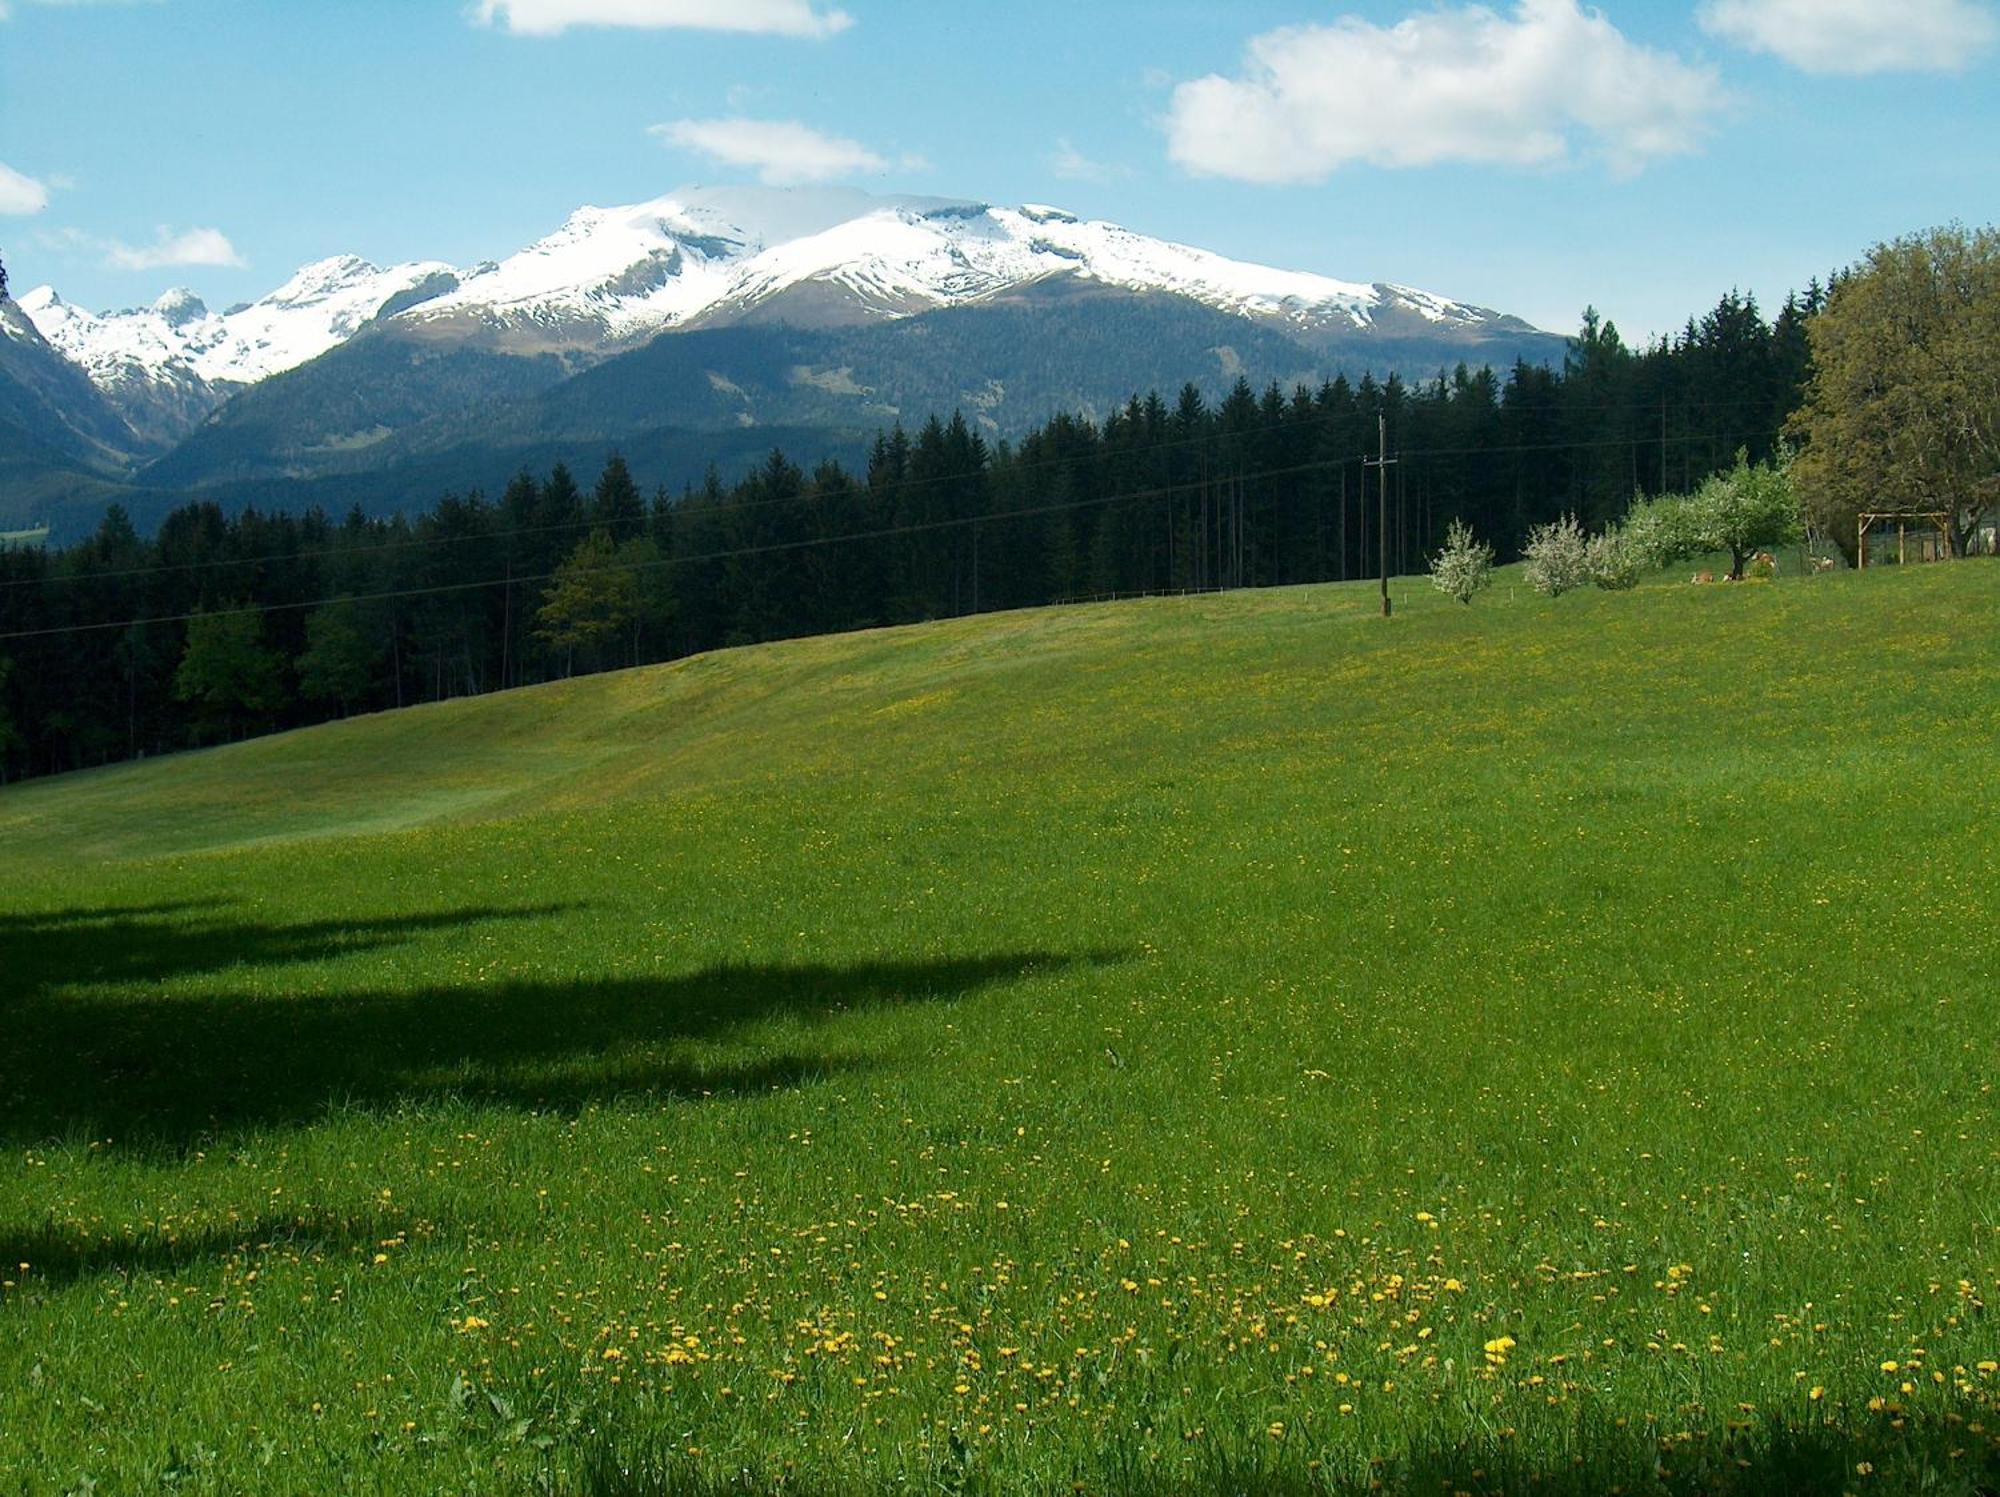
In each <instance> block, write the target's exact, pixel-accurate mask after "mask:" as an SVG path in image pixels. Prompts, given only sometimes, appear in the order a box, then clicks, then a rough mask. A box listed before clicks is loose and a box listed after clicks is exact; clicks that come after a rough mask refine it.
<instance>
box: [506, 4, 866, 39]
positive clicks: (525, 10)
mask: <svg viewBox="0 0 2000 1497" xmlns="http://www.w3.org/2000/svg"><path fill="white" fill-rule="evenodd" d="M470 13H471V15H472V17H473V19H474V20H476V21H479V22H480V23H481V24H483V25H487V26H491V25H493V24H494V23H495V22H499V23H500V24H502V25H504V26H505V27H506V28H507V30H508V31H510V32H512V33H513V34H514V35H516V36H560V35H561V34H562V33H563V32H565V31H567V30H568V29H569V28H570V27H572V26H632V27H638V28H642V29H646V30H668V29H680V30H688V31H748V32H759V33H765V34H769V35H774V36H809V37H824V36H832V35H833V34H834V33H836V32H840V31H845V30H846V29H847V28H848V27H850V26H852V25H853V24H854V17H852V16H850V15H849V14H848V13H847V12H846V11H844V10H838V9H829V8H827V7H826V6H825V5H823V4H822V3H821V0H474V4H473V6H472V8H471V12H470Z"/></svg>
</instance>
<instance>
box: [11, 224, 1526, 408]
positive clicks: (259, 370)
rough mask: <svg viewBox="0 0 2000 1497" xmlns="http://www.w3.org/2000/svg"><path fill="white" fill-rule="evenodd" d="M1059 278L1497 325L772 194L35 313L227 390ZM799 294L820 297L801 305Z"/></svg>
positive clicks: (1243, 301)
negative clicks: (451, 353)
mask: <svg viewBox="0 0 2000 1497" xmlns="http://www.w3.org/2000/svg"><path fill="white" fill-rule="evenodd" d="M1057 276H1065V277H1073V278H1076V279H1080V280H1085V281H1093V282H1097V283H1099V284H1102V285H1106V286H1113V287H1119V288H1122V289H1126V290H1132V291H1140V292H1164V293H1172V294H1176V295H1180V296H1184V297H1188V298H1191V299H1193V300H1195V301H1198V302H1202V303H1204V304H1206V305H1208V306H1210V307H1214V308H1217V309H1219V310H1223V311H1227V312H1232V313H1235V314H1238V315H1241V316H1245V317H1250V318H1255V319H1259V320H1264V321H1270V322H1275V323H1277V324H1279V325H1281V326H1287V327H1290V328H1293V329H1296V330H1298V331H1301V332H1314V331H1319V330H1332V331H1334V332H1338V331H1340V330H1341V329H1342V328H1366V327H1368V326H1369V325H1370V324H1371V323H1373V322H1374V321H1375V320H1376V319H1377V318H1378V317H1379V316H1380V315H1381V314H1383V313H1384V312H1395V313H1398V314H1402V315H1414V316H1416V317H1420V318H1422V319H1424V320H1425V321H1428V322H1431V323H1434V324H1440V325H1446V324H1454V325H1461V326H1468V327H1469V326H1474V325H1476V324H1479V323H1481V322H1484V321H1487V320H1490V319H1491V318H1492V317H1493V314H1491V313H1488V312H1485V311H1483V310H1481V309H1478V308H1472V307H1465V306H1462V305H1460V304H1458V303H1456V302H1452V301H1448V300H1446V299H1444V298H1442V297H1437V296H1433V295H1430V294H1429V293H1426V292H1422V291H1416V290H1413V289H1411V288H1407V287H1401V286H1391V285H1366V284H1361V283H1358V282H1348V281H1340V280H1335V279H1333V278H1331V277H1327V276H1321V275H1315V274H1310V273H1307V272H1300V271H1287V270H1278V269H1274V268H1271V267H1269V266H1262V265H1254V264H1249V263H1246V262H1243V261H1238V260H1231V259H1228V258H1226V257H1225V256H1222V255H1218V254H1214V253H1211V252H1209V251H1207V250H1201V249H1195V248H1193V247H1191V246H1188V245H1182V244H1174V243H1171V242H1168V241H1165V240H1160V239H1152V238H1148V237H1147V236H1145V235H1142V234H1137V233H1134V232H1132V231H1131V230H1129V229H1124V228H1121V227H1119V226H1118V225H1116V224H1111V223H1105V222H1102V221H1098V220H1088V219H1084V218H1081V217H1079V216H1078V215H1076V214H1074V213H1071V212H1069V211H1067V210H1065V209H1062V208H1056V207H1052V206H1050V205H1048V204H1044V203H1030V204H1026V205H1024V206H1021V207H1018V208H1006V207H997V206H993V205H990V204H987V203H983V202H976V201H969V200H961V199H951V198H935V197H915V196H899V197H879V196H874V195H871V194H868V193H864V192H860V191H857V190H854V189H849V188H790V189H773V188H756V187H693V188H684V189H681V190H679V191H676V192H673V193H670V194H668V195H666V196H664V197H658V198H653V199H650V200H648V201H646V202H642V203H635V204H629V205H626V206H622V207H608V208H606V207H595V206H591V207H583V208H579V209H577V210H576V211H575V212H574V213H572V214H570V216H569V218H568V219H567V220H566V221H565V222H564V223H563V224H562V226H561V227H560V228H558V229H557V230H556V231H555V232H554V233H552V234H550V235H548V236H546V237H545V238H543V239H541V240H538V241H537V242H535V243H534V244H531V245H529V246H527V247H526V248H525V249H522V250H520V251H519V252H517V253H515V254H513V255H510V256H508V257H507V258H505V259H503V260H499V261H489V262H486V263H484V264H481V265H478V266H475V267H473V268H472V269H470V270H463V271H461V270H455V269H454V268H453V267H451V266H449V265H445V264H443V263H442V262H438V261H419V262H415V263H412V264H407V265H398V266H394V267H391V268H389V269H382V268H379V267H377V266H375V265H373V264H371V263H369V262H368V261H366V260H363V259H361V258H360V257H359V256H355V255H336V256H333V257H330V258H328V259H324V260H318V261H315V262H313V263H312V264H310V265H306V266H302V267H301V268H300V269H299V270H298V271H297V272H296V273H295V274H294V275H293V276H292V277H291V279H289V280H288V281H286V282H285V284H284V285H282V286H280V287H278V288H277V289H276V290H275V291H273V292H271V293H270V294H269V295H268V296H265V297H263V298H261V299H260V300H258V301H255V302H252V303H249V304H248V305H246V306H241V307H233V308H231V309H230V310H229V311H227V312H225V313H223V314H221V315H220V316H218V315H216V314H215V313H212V312H210V311H209V310H208V309H207V308H206V307H205V306H204V305H203V304H202V302H201V300H200V299H199V298H198V297H196V296H195V295H194V293H193V292H191V291H186V290H177V291H172V292H169V293H167V295H166V296H164V297H162V298H161V299H160V300H159V301H158V302H156V303H154V304H153V306H151V307H148V308H142V309H139V310H136V311H130V312H121V313H107V314H103V315H93V314H91V313H88V312H83V311H81V310H79V309H77V308H74V307H70V306H68V305H67V304H66V303H64V302H63V301H62V300H61V299H60V298H59V297H57V296H56V295H55V293H54V292H53V291H52V290H50V289H48V288H46V287H43V288H38V289H37V290H35V291H32V292H30V293H28V295H27V296H25V297H23V298H22V299H21V307H22V310H23V311H24V312H25V313H26V314H27V316H28V317H29V318H30V319H31V320H32V321H33V322H34V323H35V325H36V326H37V327H38V328H39V329H40V331H41V333H42V335H43V336H44V337H45V338H47V339H48V340H49V342H51V343H52V344H54V345H55V346H56V347H57V348H59V349H61V350H62V351H63V352H64V353H65V354H67V355H69V356H70V357H71V358H72V359H73V360H75V361H76V362H77V363H79V364H81V365H82V366H83V367H84V368H85V369H86V371H88V372H89V373H90V374H91V377H92V378H93V379H95V380H96V381H97V382H98V383H99V385H100V386H102V387H106V388H110V387H112V386H114V385H116V384H118V383H119V382H121V381H130V380H134V379H144V378H153V379H184V378H186V377H193V378H196V379H199V380H203V381H207V382H209V383H210V384H211V385H214V386H219V387H226V386H230V385H237V384H246V383H251V382H254V381H257V380H260V379H263V378H265V377H267V376H269V375H271V374H275V373H278V372H281V371H283V370H286V369H289V368H292V367H293V366H295V365H298V364H301V363H304V362H305V361H307V360H308V359H311V358H314V357H316V356H318V355H319V354H322V353H324V352H326V351H327V350H329V349H331V348H333V347H335V346H337V345H338V344H340V343H342V342H344V341H345V340H347V339H348V338H350V337H352V336H354V335H355V334H356V333H357V332H359V331H360V330H361V329H362V328H363V327H365V326H367V325H369V324H370V323H372V322H376V321H382V322H386V323H388V324H390V325H392V326H395V327H399V328H403V329H406V330H408V331H409V332H411V333H413V334H417V335H422V336H430V337H436V338H444V339H454V338H461V337H479V338H485V339H488V340H491V341H493V342H494V343H496V344H497V346H499V347H501V348H503V349H507V350H511V351H517V352H524V353H527V352H540V351H545V350H560V351H565V352H576V353H581V354H584V355H585V356H590V357H594V356H599V355H602V354H604V353H608V352H611V351H613V350H615V349H617V348H621V347H629V346H631V345H633V344H635V343H638V342H641V341H644V340H645V339H648V338H651V337H653V336H655V335H657V334H659V333H662V332H665V331H668V330H670V329H673V328H682V327H692V326H714V325H721V324H726V323H728V322H731V321H735V320H740V319H741V318H743V317H746V316H750V315H752V314H753V313H758V314H759V315H761V316H763V317H766V318H770V317H774V316H775V317H788V316H804V317H806V318H808V319H818V320H825V319H827V318H835V319H846V320H851V319H853V318H856V317H860V318H870V317H898V316H906V315H910V314H914V313H918V312H924V311H929V310H932V309H934V308H939V307H947V306H957V305H963V304H965V303H968V302H975V301H978V300H980V299H982V298H988V297H993V296H997V295H1000V294H1003V293H1006V292H1009V291H1012V290H1017V289H1019V288H1022V287H1024V286H1028V285H1032V284H1034V283H1036V282H1039V281H1043V280H1046V279H1048V278H1051V277H1057ZM801 291H805V292H809V294H807V295H804V296H803V297H801V296H787V293H794V292H801ZM781 297H784V298H786V299H785V300H784V301H782V302H780V301H777V299H778V298H781ZM767 304H769V309H768V310H765V311H762V312H761V313H760V312H759V309H761V308H766V307H767Z"/></svg>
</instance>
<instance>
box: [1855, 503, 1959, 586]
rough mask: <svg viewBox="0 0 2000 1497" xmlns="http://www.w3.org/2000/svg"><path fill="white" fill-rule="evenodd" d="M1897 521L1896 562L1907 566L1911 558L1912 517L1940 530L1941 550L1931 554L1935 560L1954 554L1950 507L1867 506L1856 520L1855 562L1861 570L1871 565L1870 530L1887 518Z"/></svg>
mask: <svg viewBox="0 0 2000 1497" xmlns="http://www.w3.org/2000/svg"><path fill="white" fill-rule="evenodd" d="M1889 520H1894V521H1895V522H1896V565H1897V566H1904V565H1906V564H1907V563H1908V561H1909V531H1910V524H1911V522H1912V521H1916V520H1921V521H1924V522H1925V523H1926V524H1927V525H1929V526H1931V527H1933V528H1935V529H1936V531H1937V537H1938V550H1939V554H1938V555H1936V556H1933V557H1930V558H1929V560H1932V561H1942V560H1943V559H1944V558H1945V557H1946V556H1949V555H1950V554H1951V511H1950V510H1948V509H1884V510H1872V511H1867V510H1864V511H1863V512H1862V514H1861V515H1860V517H1859V518H1857V519H1856V521H1855V522H1854V532H1855V533H1854V565H1855V568H1856V569H1857V570H1859V571H1866V570H1867V569H1868V532H1869V531H1871V530H1873V529H1874V528H1875V527H1876V526H1877V525H1880V524H1883V523H1885V522H1886V521H1889Z"/></svg>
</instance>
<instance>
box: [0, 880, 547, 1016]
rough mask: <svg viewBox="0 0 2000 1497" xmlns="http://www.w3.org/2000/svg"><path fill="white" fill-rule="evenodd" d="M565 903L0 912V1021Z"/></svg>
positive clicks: (187, 904) (205, 904)
mask: <svg viewBox="0 0 2000 1497" xmlns="http://www.w3.org/2000/svg"><path fill="white" fill-rule="evenodd" d="M575 909H576V906H573V905H532V906H514V907H504V906H475V907H469V908H465V909H457V910H435V911H429V912H426V913H423V914H410V915H392V916H382V917H377V918H368V919H354V920H320V921H307V922H301V923H296V924H291V925H274V924H266V923H261V922H258V921H253V920H245V919H242V918H240V917H237V916H234V915H231V914H230V913H228V911H229V906H228V905H227V904H225V903H224V902H223V901H221V900H179V901H172V902H166V903H160V904H147V905H118V906H110V907H106V908H102V909H90V908H77V909H66V910H53V911H48V912H44V913H35V914H8V913H0V1019H5V1020H9V1021H11V1019H12V1017H13V1014H14V1012H15V1010H16V1009H18V1008H19V1007H21V1006H23V1005H28V1004H32V1003H34V1002H35V1001H36V1000H38V999H41V998H44V997H46V996H48V995H50V994H51V993H54V992H56V991H57V990H60V989H63V988H69V987H75V986H79V985H85V984H106V983H136V982H171V981H174V980H175V979H177V978H183V977H189V976H198V975H200V974H202V973H208V972H221V971H226V970H230V969H243V968H250V967H275V966H284V965H288V964H291V963H295V962H315V961H326V960H329V959H331V958H334V957H339V956H346V955H351V954H353V953H356V952H364V951H376V950H380V949H382V948H384V947H388V946H393V945H397V944H400V943H401V942H404V941H408V940H412V939H414V938H416V937H418V936H421V935H426V934H430V933H435V932H439V931H451V930H460V929H464V928H466V927H469V926H473V925H478V924H481V923H484V922H488V921H495V920H534V919H541V918H545V917H550V916H556V915H564V914H568V913H571V912H572V911H574V910H575Z"/></svg>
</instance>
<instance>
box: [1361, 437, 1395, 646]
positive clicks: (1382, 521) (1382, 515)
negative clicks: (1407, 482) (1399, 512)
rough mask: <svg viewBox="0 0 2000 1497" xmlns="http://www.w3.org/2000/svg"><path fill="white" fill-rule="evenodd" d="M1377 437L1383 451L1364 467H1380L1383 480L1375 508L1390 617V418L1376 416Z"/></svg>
mask: <svg viewBox="0 0 2000 1497" xmlns="http://www.w3.org/2000/svg"><path fill="white" fill-rule="evenodd" d="M1375 439H1376V443H1377V446H1378V448H1379V450H1380V452H1381V454H1382V455H1381V456H1380V457H1373V458H1364V459H1363V460H1362V466H1363V467H1364V468H1379V469H1381V471H1382V481H1381V483H1380V485H1379V486H1378V490H1377V499H1376V510H1375V546H1376V553H1377V556H1378V557H1379V559H1380V562H1381V572H1382V617H1383V618H1385V619H1386V618H1388V617H1389V616H1390V614H1391V613H1392V612H1393V611H1394V609H1393V607H1392V605H1391V604H1390V602H1389V470H1390V469H1391V468H1393V467H1395V466H1396V460H1395V459H1393V458H1391V457H1390V456H1389V418H1388V417H1387V416H1377V417H1376V418H1375Z"/></svg>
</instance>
